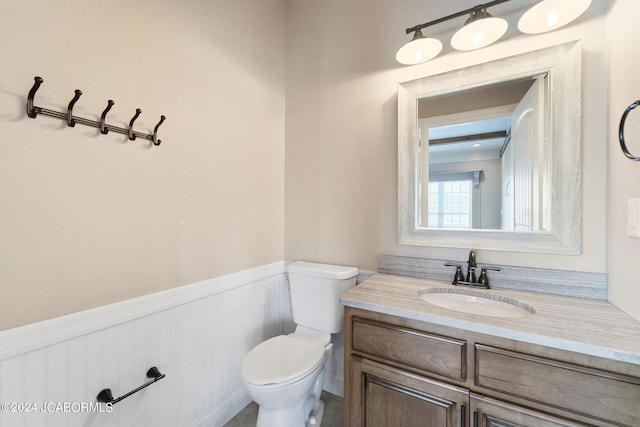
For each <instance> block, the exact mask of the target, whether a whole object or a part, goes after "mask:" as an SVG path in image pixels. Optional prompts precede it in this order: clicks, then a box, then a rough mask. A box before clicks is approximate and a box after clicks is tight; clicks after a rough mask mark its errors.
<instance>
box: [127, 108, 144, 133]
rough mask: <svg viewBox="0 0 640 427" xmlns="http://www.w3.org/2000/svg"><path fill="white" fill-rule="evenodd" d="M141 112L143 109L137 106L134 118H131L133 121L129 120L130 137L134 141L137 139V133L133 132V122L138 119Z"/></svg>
mask: <svg viewBox="0 0 640 427" xmlns="http://www.w3.org/2000/svg"><path fill="white" fill-rule="evenodd" d="M140 113H142V110H141V109H139V108H136V115H135V116H133V118H132V119H131V121H130V122H129V139H130V140H131V141H134V140H135V139H136V135H135V134H134V133H133V122H135V121H136V119H137V118H138V116H139V115H140Z"/></svg>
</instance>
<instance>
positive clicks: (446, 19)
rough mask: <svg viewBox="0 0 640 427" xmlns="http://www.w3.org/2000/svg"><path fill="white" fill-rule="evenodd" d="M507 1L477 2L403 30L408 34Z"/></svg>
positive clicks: (506, 0)
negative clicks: (471, 5) (470, 6)
mask: <svg viewBox="0 0 640 427" xmlns="http://www.w3.org/2000/svg"><path fill="white" fill-rule="evenodd" d="M508 1H511V0H494V1H490V2H489V3H484V4H479V5H477V6H474V7H472V8H470V9H466V10H463V11H460V12H456V13H454V14H451V15H447V16H445V17H442V18H438V19H434V20H433V21H429V22H427V23H424V24H420V25H416V26H415V27H411V28H407V29H406V30H405V31H406V33H407V34H410V33H413V32H415V31H418V30H421V29H423V28H426V27H430V26H432V25H436V24H439V23H441V22H445V21H449V20H451V19H454V18H458V17H460V16H465V15H469V14H470V13H473V12H477V11H479V10H482V9H486V8H488V7H491V6H495V5H497V4H500V3H506V2H508Z"/></svg>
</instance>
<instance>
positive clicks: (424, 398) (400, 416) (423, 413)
mask: <svg viewBox="0 0 640 427" xmlns="http://www.w3.org/2000/svg"><path fill="white" fill-rule="evenodd" d="M351 375H352V377H351V381H352V388H351V392H352V396H351V400H350V401H351V420H349V421H348V422H347V423H345V425H350V426H351V427H356V426H359V427H425V426H438V427H458V426H462V427H464V426H465V425H466V419H467V417H468V415H467V413H466V408H467V406H468V401H469V392H468V391H467V390H465V389H460V388H458V387H454V386H450V385H448V384H444V383H440V382H438V381H433V380H430V379H427V378H424V377H421V376H419V375H416V374H413V373H410V372H407V371H404V370H402V369H398V368H393V367H389V366H386V365H383V364H380V363H377V362H373V361H370V360H367V359H361V358H359V357H353V358H352V370H351Z"/></svg>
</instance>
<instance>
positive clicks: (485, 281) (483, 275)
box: [478, 267, 500, 289]
mask: <svg viewBox="0 0 640 427" xmlns="http://www.w3.org/2000/svg"><path fill="white" fill-rule="evenodd" d="M487 270H492V271H500V269H499V268H498V267H482V269H481V270H480V277H478V284H479V285H482V286H484V287H485V288H487V289H490V287H489V276H487Z"/></svg>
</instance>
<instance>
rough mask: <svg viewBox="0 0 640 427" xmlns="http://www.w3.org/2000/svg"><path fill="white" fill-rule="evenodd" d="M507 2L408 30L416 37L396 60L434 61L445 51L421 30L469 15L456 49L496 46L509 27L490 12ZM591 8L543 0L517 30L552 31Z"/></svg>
mask: <svg viewBox="0 0 640 427" xmlns="http://www.w3.org/2000/svg"><path fill="white" fill-rule="evenodd" d="M508 1H511V0H494V1H491V2H488V3H484V4H480V5H477V6H474V7H472V8H470V9H466V10H462V11H460V12H457V13H454V14H451V15H448V16H445V17H443V18H439V19H435V20H433V21H430V22H427V23H424V24H420V25H416V26H414V27H411V28H407V29H406V30H405V31H406V33H407V34H411V33H414V35H413V38H412V39H411V41H410V42H408V43H407V44H405V45H404V46H402V47H401V48H400V49H399V50H398V52H397V53H396V60H397V61H398V62H399V63H401V64H404V65H415V64H421V63H423V62H427V61H430V60H431V59H433V58H435V57H436V56H438V54H439V53H440V52H441V51H442V43H441V42H440V41H439V40H438V39H434V38H427V37H425V36H424V35H423V34H422V30H423V29H424V28H427V27H430V26H433V25H436V24H440V23H441V22H445V21H449V20H451V19H454V18H458V17H460V16H465V15H469V18H468V19H467V21H466V22H465V23H464V26H463V27H462V28H460V29H459V30H458V31H457V32H456V33H455V34H454V35H453V37H452V38H451V46H452V47H453V48H454V49H456V50H462V51H468V50H474V49H481V48H483V47H486V46H489V45H490V44H492V43H495V42H496V41H497V40H499V39H500V38H501V37H502V36H503V35H504V34H505V33H506V32H507V28H508V23H507V21H506V20H504V19H502V18H496V17H493V16H491V14H490V13H489V12H487V9H488V8H489V7H492V6H495V5H498V4H500V3H506V2H508ZM590 4H591V0H541V1H540V2H539V3H537V4H536V5H534V6H532V7H531V8H530V9H528V10H527V11H526V12H525V13H524V15H522V17H521V18H520V20H519V22H518V29H520V31H522V32H523V33H526V34H537V33H543V32H546V31H553V30H555V29H557V28H560V27H562V26H564V25H566V24H568V23H570V22H572V21H573V20H575V19H576V18H578V17H579V16H580V15H582V14H583V13H584V12H585V11H586V10H587V9H588V8H589V5H590Z"/></svg>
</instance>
